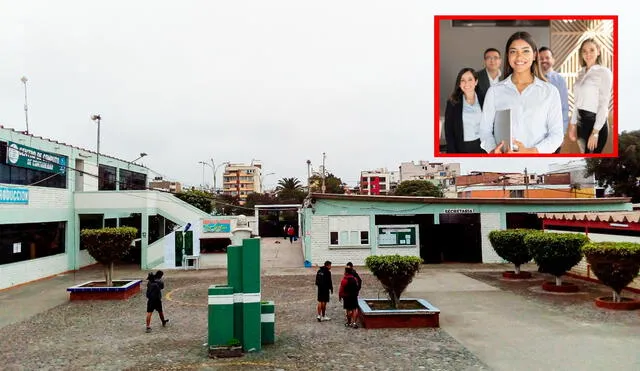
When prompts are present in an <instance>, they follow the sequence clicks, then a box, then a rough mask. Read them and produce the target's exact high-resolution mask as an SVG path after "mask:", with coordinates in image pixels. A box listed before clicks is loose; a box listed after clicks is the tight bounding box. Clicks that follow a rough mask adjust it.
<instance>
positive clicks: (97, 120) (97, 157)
mask: <svg viewBox="0 0 640 371" xmlns="http://www.w3.org/2000/svg"><path fill="white" fill-rule="evenodd" d="M91 119H92V120H93V121H95V122H96V123H97V124H98V145H97V149H96V167H97V168H98V174H100V121H101V120H102V117H101V116H100V115H91Z"/></svg>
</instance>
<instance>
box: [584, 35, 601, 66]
mask: <svg viewBox="0 0 640 371" xmlns="http://www.w3.org/2000/svg"><path fill="white" fill-rule="evenodd" d="M586 43H592V44H593V45H595V46H596V50H597V51H598V58H596V64H602V49H601V48H600V44H598V43H597V42H596V39H594V38H588V39H586V40H585V41H583V42H582V44H580V49H578V55H580V66H582V67H586V66H587V62H586V61H585V60H584V58H582V48H583V47H584V44H586Z"/></svg>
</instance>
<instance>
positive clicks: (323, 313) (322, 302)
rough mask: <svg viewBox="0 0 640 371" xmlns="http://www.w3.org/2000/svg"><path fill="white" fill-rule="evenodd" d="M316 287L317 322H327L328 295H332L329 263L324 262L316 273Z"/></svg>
mask: <svg viewBox="0 0 640 371" xmlns="http://www.w3.org/2000/svg"><path fill="white" fill-rule="evenodd" d="M316 286H318V306H317V309H318V316H317V317H316V319H317V320H318V322H322V321H329V320H330V319H331V318H329V317H327V303H328V302H329V296H330V293H331V294H333V282H331V262H330V261H328V260H327V261H326V262H324V265H323V266H322V267H320V269H318V272H317V273H316Z"/></svg>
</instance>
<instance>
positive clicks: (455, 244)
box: [421, 212, 482, 263]
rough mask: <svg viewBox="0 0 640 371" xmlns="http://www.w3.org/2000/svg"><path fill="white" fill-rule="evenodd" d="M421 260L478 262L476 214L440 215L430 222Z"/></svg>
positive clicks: (480, 258)
mask: <svg viewBox="0 0 640 371" xmlns="http://www.w3.org/2000/svg"><path fill="white" fill-rule="evenodd" d="M421 255H422V252H421ZM422 259H424V262H425V263H443V262H457V263H482V238H481V231H480V214H479V213H466V212H451V213H444V214H440V224H434V225H433V228H432V231H431V236H430V238H429V246H428V248H427V249H426V250H425V253H424V256H423V257H422Z"/></svg>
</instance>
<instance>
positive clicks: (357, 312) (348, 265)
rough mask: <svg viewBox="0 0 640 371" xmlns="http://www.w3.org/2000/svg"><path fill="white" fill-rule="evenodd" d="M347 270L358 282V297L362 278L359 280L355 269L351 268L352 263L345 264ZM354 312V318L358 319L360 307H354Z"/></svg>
mask: <svg viewBox="0 0 640 371" xmlns="http://www.w3.org/2000/svg"><path fill="white" fill-rule="evenodd" d="M347 268H351V274H352V275H353V277H355V279H356V281H358V295H359V294H360V289H362V278H360V275H359V274H358V272H356V270H355V268H353V263H352V262H348V263H347ZM354 311H355V314H354V315H355V317H356V318H358V316H359V314H360V307H359V306H357V305H356V309H354ZM347 323H349V317H347Z"/></svg>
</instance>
